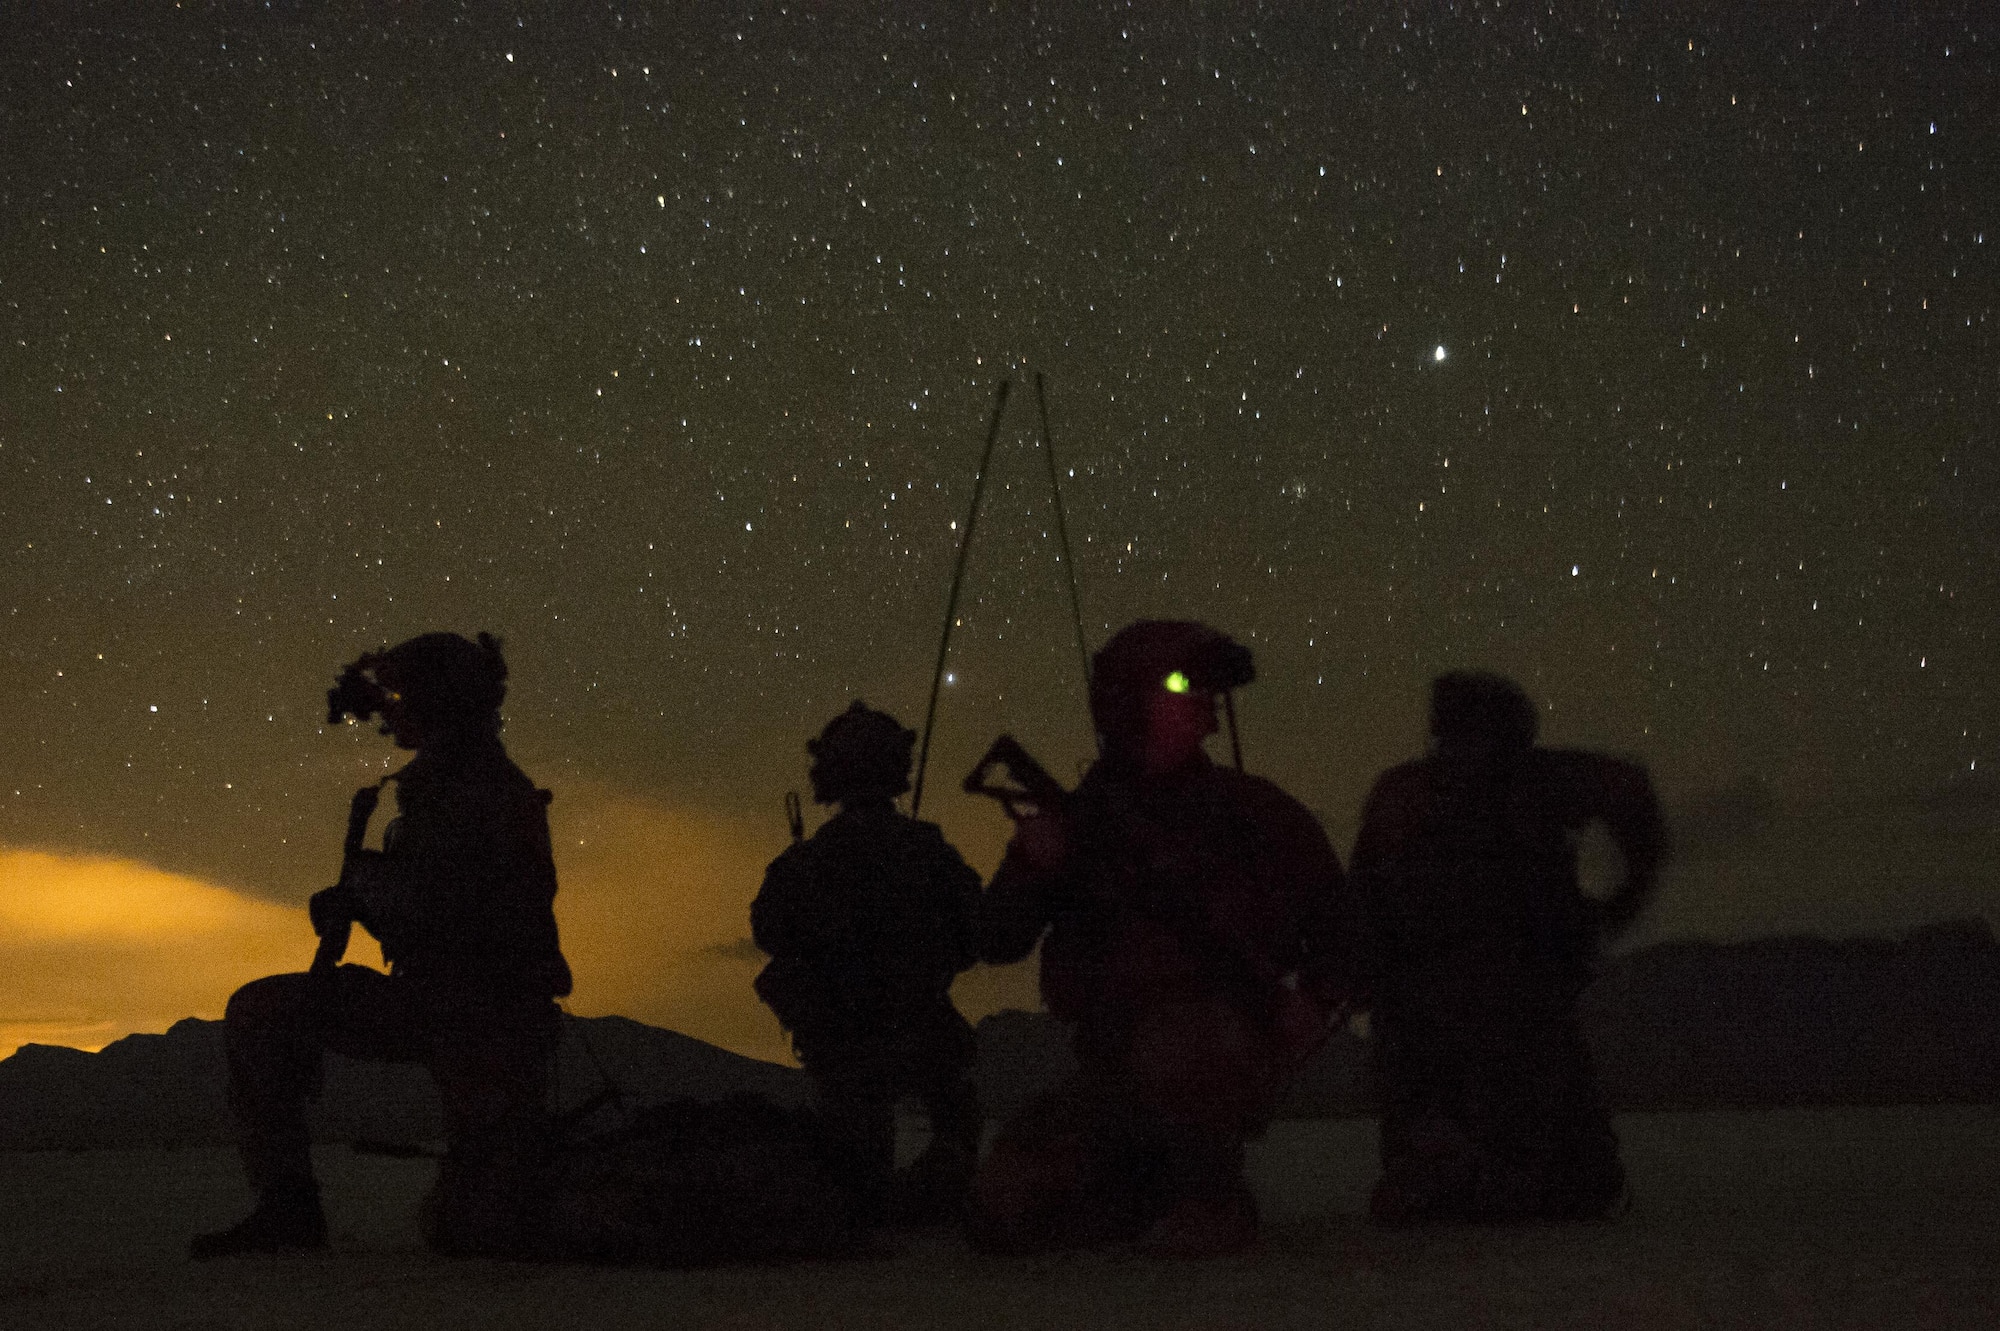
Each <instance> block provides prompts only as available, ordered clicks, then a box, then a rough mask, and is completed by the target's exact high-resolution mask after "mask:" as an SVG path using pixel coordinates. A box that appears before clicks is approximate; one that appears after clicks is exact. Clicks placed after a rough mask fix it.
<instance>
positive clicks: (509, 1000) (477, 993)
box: [191, 633, 570, 1258]
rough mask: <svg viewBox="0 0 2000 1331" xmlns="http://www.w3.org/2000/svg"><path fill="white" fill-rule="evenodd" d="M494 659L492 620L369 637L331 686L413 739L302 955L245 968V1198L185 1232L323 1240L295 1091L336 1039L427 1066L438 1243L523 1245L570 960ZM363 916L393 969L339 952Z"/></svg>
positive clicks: (234, 1044)
mask: <svg viewBox="0 0 2000 1331" xmlns="http://www.w3.org/2000/svg"><path fill="white" fill-rule="evenodd" d="M506 678H507V666H506V663H505V662H504V661H503V660H502V659H501V656H500V644H499V643H498V642H497V641H496V640H495V639H493V638H491V637H489V636H487V635H486V634H481V635H480V637H479V641H478V642H476V643H475V642H472V641H469V640H467V639H465V638H462V637H460V636H458V635H457V634H454V633H427V634H424V635H423V636H421V637H417V638H412V639H410V640H409V641H408V642H405V643H402V644H400V645H398V646H396V647H392V648H390V649H389V650H387V651H384V652H380V653H375V654H371V655H367V656H363V657H362V658H361V659H360V660H358V661H356V662H355V663H354V664H353V665H351V666H349V667H348V668H347V670H346V671H345V673H343V674H342V675H341V677H340V681H339V682H338V684H336V685H335V687H334V689H333V690H332V691H331V692H329V694H328V695H327V703H328V707H327V710H328V721H329V723H332V722H335V721H339V720H341V719H342V718H343V717H347V716H352V717H353V718H355V719H356V720H367V719H368V718H370V717H371V716H374V715H377V714H380V716H381V717H382V719H383V733H384V734H386V735H391V736H393V737H394V739H395V742H396V745H397V747H399V748H404V749H412V750H415V751H416V757H415V758H414V759H413V760H412V761H411V762H410V763H409V764H408V765H406V766H405V767H404V768H403V769H402V770H401V771H399V772H397V773H396V774H395V775H394V776H393V777H391V778H389V779H390V780H393V781H395V782H396V803H397V807H398V809H399V811H400V816H399V817H398V818H396V819H395V820H394V821H393V822H391V823H390V824H389V826H388V828H387V830H386V832H385V834H384V836H383V848H382V849H381V850H380V851H369V850H364V849H362V848H361V843H362V840H363V833H365V830H366V827H367V821H368V817H369V815H370V813H371V812H372V810H373V808H374V802H375V794H376V792H377V791H378V790H379V787H364V788H363V789H362V790H360V791H357V792H356V794H355V802H354V808H353V810H352V816H351V818H350V827H349V835H348V855H347V860H346V862H345V864H344V866H343V869H342V873H341V880H340V883H339V884H338V885H337V886H335V887H330V888H327V889H326V890H325V891H323V892H320V893H318V894H316V895H315V896H314V897H313V899H312V919H313V926H314V928H315V930H317V931H318V932H319V933H320V935H321V947H320V953H319V956H318V957H317V958H316V959H315V961H314V963H313V969H312V970H311V971H310V972H309V973H302V974H291V975H273V976H269V977H267V978H265V979H262V980H256V981H253V982H251V983H250V984H247V985H245V986H243V987H242V988H241V989H239V990H237V991H236V993H235V994H234V995H233V996H232V997H231V998H230V1000H229V1007H228V1011H227V1014H226V1016H225V1019H224V1022H225V1024H224V1039H225V1043H226V1047H227V1050H228V1057H229V1098H230V1104H231V1106H232V1108H233V1109H234V1110H235V1114H236V1120H237V1129H238V1143H239V1149H240V1150H241V1152H242V1156H243V1164H244V1169H245V1172H246V1173H248V1175H249V1178H250V1183H251V1185H252V1186H253V1187H254V1188H255V1189H256V1190H257V1205H256V1209H254V1210H253V1211H252V1212H251V1213H250V1214H249V1216H248V1217H246V1218H245V1219H244V1220H242V1221H241V1222H239V1223H238V1224H236V1225H235V1226H233V1227H232V1228H229V1229H225V1230H222V1231H220V1232H218V1233H214V1234H204V1235H202V1236H200V1237H198V1238H196V1239H195V1240H194V1242H193V1244H192V1245H191V1252H192V1255H193V1256H195V1257H197V1258H206V1257H220V1256H228V1255H231V1254H234V1253H241V1252H273V1251H278V1250H282V1249H288V1248H318V1247H323V1246H325V1243H326V1218H325V1215H324V1213H323V1212H322V1211H321V1209H320V1200H319V1186H318V1183H317V1182H316V1181H315V1180H314V1178H313V1172H312V1159H311V1156H310V1153H309V1149H308V1148H309V1145H310V1140H309V1136H308V1132H307V1126H306V1119H305V1107H306V1102H307V1101H308V1100H310V1099H312V1098H314V1097H315V1096H316V1095H317V1094H318V1091H319V1087H320V1079H321V1060H322V1056H323V1051H325V1050H328V1049H333V1050H336V1051H338V1052H340V1053H342V1054H345V1055H347V1056H348V1057H350V1058H362V1059H376V1060H382V1061H386V1062H398V1063H422V1064H424V1065H425V1066H426V1067H427V1068H429V1070H430V1072H431V1075H432V1077H433V1078H434V1079H435V1080H436V1082H437V1088H438V1094H439V1098H440V1100H441V1101H442V1105H443V1110H444V1128H445V1157H444V1161H443V1163H442V1165H441V1167H440V1169H439V1172H438V1178H437V1181H436V1184H435V1185H434V1186H433V1188H432V1190H431V1195H430V1197H429V1198H428V1199H427V1201H426V1204H425V1215H424V1230H425V1237H426V1239H427V1241H428V1242H429V1243H430V1244H431V1246H432V1247H433V1248H435V1249H437V1250H439V1251H442V1252H448V1253H459V1254H471V1253H485V1254H507V1253H513V1252H518V1251H520V1250H521V1246H522V1244H523V1243H524V1241H525V1238H526V1234H527V1231H528V1227H529V1224H530V1222H531V1211H530V1200H531V1199H530V1191H531V1181H532V1178H533V1175H534V1170H535V1166H536V1164H537V1162H538V1156H539V1152H540V1148H541V1143H542V1134H543V1130H544V1118H545V1110H546V1105H545V1100H546V1096H547V1087H548V1079H549V1073H550V1064H551V1060H552V1058H553V1054H554V1050H555V1043H556V1037H557V1032H558V1025H557V1023H558V1021H559V1020H560V1014H559V1013H558V1011H557V1009H556V1006H555V1002H554V1000H555V999H556V998H559V997H561V996H562V995H564V994H567V993H568V992H569V989H570V972H569V966H568V963H566V962H565V961H564V960H563V955H562V949H561V947H560V945H559V943H558V940H557V936H556V921H555V914H554V910H553V902H554V898H555V892H556V873H555V861H554V859H553V858H552V856H551V852H550V845H549V828H548V814H547V804H548V800H549V796H548V793H547V792H546V791H541V790H537V789H535V786H534V783H533V782H531V781H530V780H529V779H528V778H527V777H526V776H525V775H524V774H523V773H522V772H521V769H520V768H518V767H516V766H515V765H514V764H513V762H512V761H510V760H509V758H508V757H507V751H506V749H505V748H503V747H502V746H501V743H500V724H501V723H500V703H501V700H502V698H503V697H504V696H505V694H506ZM356 923H358V924H360V925H361V926H362V927H363V928H365V929H367V930H368V932H369V933H371V934H373V935H374V936H375V938H376V939H377V940H378V941H380V943H381V944H382V955H383V957H384V959H385V960H386V961H387V962H388V963H389V973H388V974H386V975H385V974H383V973H382V972H380V971H377V970H372V969H369V968H368V967H365V966H349V965H341V964H339V963H340V955H341V953H342V951H343V950H344V949H345V946H346V940H347V934H348V929H349V926H350V925H351V924H356Z"/></svg>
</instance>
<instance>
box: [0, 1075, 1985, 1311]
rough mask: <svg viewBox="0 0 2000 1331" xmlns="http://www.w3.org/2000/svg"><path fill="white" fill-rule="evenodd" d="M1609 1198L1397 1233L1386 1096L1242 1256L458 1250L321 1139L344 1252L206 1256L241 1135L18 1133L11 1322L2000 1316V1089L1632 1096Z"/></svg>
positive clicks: (920, 1242)
mask: <svg viewBox="0 0 2000 1331" xmlns="http://www.w3.org/2000/svg"><path fill="white" fill-rule="evenodd" d="M1619 1129H1620V1133H1621V1136H1622V1137H1623V1139H1624V1141H1625V1144H1626V1153H1627V1159H1628V1162H1629V1164H1630V1166H1631V1172H1632V1178H1633V1185H1634V1186H1633V1201H1632V1205H1631V1208H1630V1210H1629V1211H1628V1212H1627V1213H1626V1214H1625V1215H1624V1216H1623V1217H1622V1218H1620V1219H1618V1220H1616V1221H1614V1222H1610V1223H1606V1224H1602V1225H1589V1226H1579V1227H1566V1228H1554V1227H1550V1228H1533V1229H1523V1230H1496V1229H1476V1228H1474V1229H1453V1230H1444V1231H1437V1232H1427V1233H1384V1232H1380V1231H1377V1230H1374V1229H1371V1228H1369V1227H1368V1226H1367V1225H1366V1224H1365V1223H1364V1222H1363V1221H1362V1219H1361V1211H1362V1206H1363V1202H1364V1199H1365V1197H1366V1189H1367V1185H1368V1182H1369V1179H1370V1176H1371V1173H1372V1159H1371V1157H1372V1152H1373V1149H1374V1127H1373V1124H1372V1123H1370V1122H1367V1121H1355V1120H1322V1121H1299V1122H1287V1123H1280V1124H1278V1125H1277V1126H1276V1127H1274V1128H1273V1129H1272V1131H1271V1132H1270V1134H1269V1136H1268V1137H1267V1138H1266V1139H1265V1140H1264V1141H1263V1142H1261V1143H1260V1144H1259V1145H1258V1146H1257V1148H1256V1151H1255V1155H1254V1158H1253V1166H1252V1167H1253V1173H1254V1179H1255V1182H1256V1185H1257V1188H1258V1192H1259V1196H1260V1199H1261V1202H1262V1204H1263V1207H1264V1213H1265V1217H1266V1220H1267V1224H1266V1227H1265V1233H1264V1237H1263V1238H1262V1240H1261V1241H1260V1243H1259V1245H1258V1247H1257V1248H1256V1249H1255V1250H1254V1251H1252V1252H1250V1253H1248V1254H1245V1255H1243V1256H1240V1257H1234V1258H1228V1259H1223V1260H1218V1261H1210V1262H1201V1263H1184V1262H1170V1261H1160V1260H1153V1259H1149V1258H1143V1257H1140V1256H1137V1255H1135V1254H1132V1253H1129V1252H1116V1251H1111V1252H1098V1253H1089V1254H1083V1255H1077V1256H1065V1257H1059V1258H1038V1259H1001V1258H989V1257H982V1256H977V1255H975V1254H972V1253H970V1252H968V1251H967V1250H966V1249H965V1248H964V1246H963V1245H962V1244H961V1243H960V1242H959V1241H958V1239H957V1238H956V1236H955V1235H952V1234H949V1233H945V1232H931V1233H919V1234H913V1235H908V1236H903V1237H901V1238H898V1239H896V1240H893V1241H890V1242H887V1243H885V1245H884V1251H883V1252H882V1254H881V1255H880V1256H877V1257H872V1258H866V1259H860V1260H854V1261H845V1262H838V1263H820V1264H811V1265H803V1266H791V1267H780V1268H771V1267H762V1268H741V1269H727V1270H711V1271H692V1272H687V1271H644V1270H607V1269H597V1268H588V1267H574V1266H567V1267H544V1266H529V1265H514V1264H506V1263H494V1262H483V1261H472V1262H456V1261H444V1260H439V1259H436V1258H433V1257H431V1256H430V1255H429V1254H427V1253H425V1252H424V1251H422V1250H421V1249H420V1248H419V1246H418V1244H417V1241H416V1233H415V1227H414V1221H413V1210H414V1206H415V1203H416V1200H417V1197H418V1195H419V1194H420V1193H421V1191H422V1190H423V1188H424V1186H425V1183H426V1182H427V1179H428V1175H429V1171H430V1168H431V1166H430V1164H429V1163H428V1162H427V1161H422V1160H414V1161H412V1160H397V1159H386V1158H382V1157H378V1156H363V1155H356V1154H354V1153H353V1152H351V1151H349V1150H347V1149H345V1148H327V1149H325V1150H323V1151H322V1154H321V1168H322V1173H323V1179H324V1183H325V1187H326V1194H327V1199H328V1209H329V1214H330V1218H331V1220H332V1223H333V1230H334V1242H333V1245H332V1248H331V1250H330V1251H328V1252H326V1253H323V1254H312V1255H307V1256H296V1257H282V1258H249V1259H239V1260H235V1261H227V1262H220V1263H214V1264H207V1265H194V1264H191V1263H189V1262H187V1261H186V1260H185V1259H184V1258H183V1256H182V1252H183V1245H184V1244H185V1242H186V1239H187V1236H188V1235H189V1234H191V1233H193V1232H195V1231H197V1230H201V1229H206V1228H210V1227H213V1226H216V1225H220V1224H224V1223H227V1222H228V1221H230V1220H232V1219H234V1218H235V1216H236V1215H237V1214H238V1213H239V1212H240V1210H241V1209H242V1208H243V1207H244V1206H245V1205H246V1202H247V1195H246V1193H245V1191H244V1189H243V1186H242V1184H241V1182H240V1181H239V1179H238V1177H237V1174H236V1170H235V1164H234V1160H233V1158H232V1157H231V1156H230V1154H229V1153H228V1152H226V1151H220V1150H185V1151H155V1152H85V1153H77V1154H59V1153H47V1154H19V1155H7V1156H0V1326H4V1327H7V1328H37V1327H71V1326H75V1327H146V1328H164V1327H172V1328H185V1329H187V1331H193V1329H194V1328H243V1327H297V1326H339V1327H343V1328H346V1327H354V1328H364V1327H437V1328H449V1327H504V1328H515V1327H604V1328H624V1327H652V1326H674V1327H726V1328H753V1327H850V1326H851V1327H857V1328H859V1327H867V1328H899V1327H953V1328H958V1327H964V1328H984V1327H1085V1326H1088V1327H1127V1326H1129V1327H1148V1328H1168V1327H1190V1328H1194V1327H1200V1328H1209V1327H1215V1328H1237V1327H1241V1328H1250V1327H1256V1328H1282V1327H1294V1326H1297V1327H1341V1326H1356V1327H1450V1328H1461V1327H1469V1326H1479V1327H1515V1326H1520V1327H1571V1326H1575V1327H1717V1326H1731V1327H1733V1326H1743V1327H1753V1326H1754V1327H1773V1326H1804V1327H1882V1326H1922V1327H1938V1328H1942V1327H1956V1326H1965V1327H1971V1326H1982V1327H1983V1326H1991V1325H1994V1324H1995V1323H1996V1321H2000V1111H1997V1110H1995V1109H1994V1108H1990V1107H1966V1106H1946V1107H1934V1108H1916V1109H1908V1108H1905V1109H1834V1110H1787V1111H1763V1112H1752V1113H1693V1114H1646V1115H1631V1116H1627V1117H1625V1118H1622V1119H1621V1120H1620V1122H1619Z"/></svg>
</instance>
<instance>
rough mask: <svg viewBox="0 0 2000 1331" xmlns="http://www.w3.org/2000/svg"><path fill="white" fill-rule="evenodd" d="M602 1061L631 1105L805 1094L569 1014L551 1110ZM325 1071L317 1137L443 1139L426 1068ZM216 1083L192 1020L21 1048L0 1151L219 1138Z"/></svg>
mask: <svg viewBox="0 0 2000 1331" xmlns="http://www.w3.org/2000/svg"><path fill="white" fill-rule="evenodd" d="M585 1042H587V1047H586V1043H585ZM599 1062H601V1063H602V1064H603V1067H604V1069H605V1070H606V1071H608V1072H609V1073H610V1074H611V1076H612V1077H613V1078H615V1079H616V1080H617V1081H618V1082H619V1084H620V1085H621V1086H622V1087H623V1089H624V1091H625V1094H626V1095H627V1097H628V1098H629V1100H630V1101H631V1102H632V1103H637V1104H647V1103H655V1102H658V1101H662V1100H669V1099H672V1098H674V1097H676V1096H692V1097H695V1098H698V1099H707V1100H715V1099H722V1098H723V1097H725V1096H729V1095H734V1094H737V1093H740V1092H752V1093H755V1094H759V1095H764V1096H768V1097H770V1098H772V1099H774V1100H778V1101H780V1102H782V1103H786V1104H798V1103H802V1102H804V1101H805V1100H806V1099H807V1098H808V1097H809V1096H810V1094H811V1092H810V1089H809V1087H808V1085H807V1082H806V1078H805V1074H804V1073H802V1072H800V1071H799V1070H798V1069H796V1068H787V1067H780V1066H779V1065H777V1064H775V1063H764V1062H760V1061H758V1060H757V1059H752V1058H744V1057H742V1056H741V1055H738V1054H732V1053H730V1052H729V1051H728V1050H726V1049H718V1048H717V1047H715V1046H714V1045H711V1044H707V1043H705V1042H703V1041H701V1040H697V1039H694V1038H693V1037H692V1036H687V1035H681V1034H679V1033H678V1032H675V1031H667V1030H661V1029H659V1028H657V1027H653V1026H647V1025H644V1024H642V1023H640V1022H636V1021H631V1020H628V1019H627V1018H624V1017H590V1018H570V1019H569V1021H568V1029H566V1030H565V1032H564V1037H563V1042H562V1049H561V1054H560V1057H559V1060H558V1076H557V1080H558V1086H557V1090H558V1095H559V1100H560V1103H562V1104H564V1105H575V1104H577V1103H579V1102H580V1101H583V1100H585V1099H587V1098H589V1097H590V1096H592V1095H593V1094H595V1093H596V1091H597V1090H598V1089H599V1087H601V1086H602V1085H603V1077H602V1075H601V1074H600V1073H599V1072H598V1070H597V1063H599ZM326 1074H327V1075H326V1087H325V1091H324V1093H323V1094H322V1095H321V1097H320V1100H319V1103H318V1104H317V1105H316V1106H315V1107H314V1110H313V1132H314V1136H315V1137H316V1138H318V1139H319V1140H322V1141H378V1142H391V1143H399V1144H418V1143H424V1142H431V1141H435V1140H437V1139H438V1137H439V1136H440V1135H441V1128H440V1124H439V1119H438V1103H437V1093H436V1092H435V1091H434V1090H433V1089H432V1087H431V1083H430V1078H429V1075H428V1074H426V1073H425V1072H424V1071H423V1069H421V1068H419V1067H415V1066H410V1065H399V1064H390V1063H360V1062H356V1061H354V1060H352V1059H347V1058H342V1057H340V1056H339V1055H329V1056H328V1058H327V1065H326ZM227 1075H228V1074H227V1069H226V1066H225V1063H224V1060H223V1052H222V1023H221V1022H217V1021H199V1020H196V1019H194V1018H189V1019H188V1020H186V1021H180V1022H176V1023H174V1025H173V1027H172V1029H170V1030H169V1031H167V1033H166V1034H164V1035H131V1036H127V1037H126V1038H125V1039H123V1040H119V1041H116V1042H114V1043H112V1044H110V1045H107V1046H105V1048H104V1049H103V1051H102V1052H99V1053H95V1054H87V1053H84V1052H83V1051H81V1050H77V1049H65V1048H60V1047H57V1046H53V1045H33V1044H31V1045H24V1046H23V1047H22V1048H21V1049H20V1050H19V1051H17V1052H16V1053H15V1054H14V1055H13V1057H11V1058H8V1059H4V1060H0V1150H11V1151H43V1150H86V1149H95V1148H100V1147H110V1148H129V1147H149V1146H161V1147H172V1146H198V1145H219V1144H225V1143H227V1142H229V1141H230V1140H231V1125H230V1118H229V1106H228V1099H227V1089H228V1087H227Z"/></svg>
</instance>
